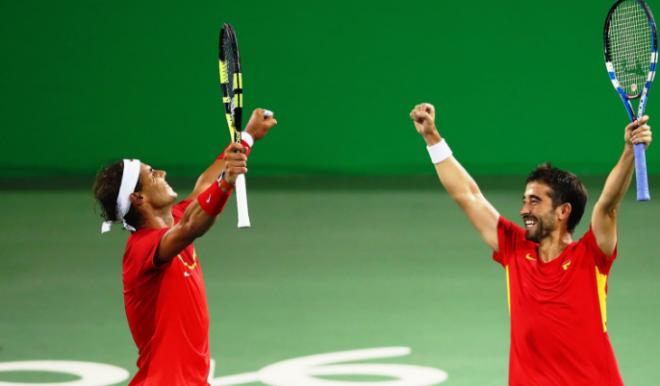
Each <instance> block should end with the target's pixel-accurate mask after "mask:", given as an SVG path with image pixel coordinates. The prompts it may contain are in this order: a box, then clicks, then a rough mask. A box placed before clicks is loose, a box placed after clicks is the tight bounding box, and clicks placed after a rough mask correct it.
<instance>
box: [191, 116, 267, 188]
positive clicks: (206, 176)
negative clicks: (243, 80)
mask: <svg viewBox="0 0 660 386" xmlns="http://www.w3.org/2000/svg"><path fill="white" fill-rule="evenodd" d="M265 112H266V110H264V109H255V110H254V111H252V116H251V117H250V121H248V124H247V126H246V128H245V131H246V132H247V133H248V134H249V135H250V137H251V138H252V139H253V140H254V141H255V142H256V141H258V140H260V139H261V138H263V137H264V136H265V135H266V134H267V133H268V131H269V130H270V129H271V128H272V127H273V126H275V125H277V120H276V119H275V118H274V117H273V115H272V113H271V114H264V113H265ZM247 145H248V146H252V145H253V144H252V143H247ZM224 164H225V161H224V159H221V158H220V157H218V159H216V160H215V161H214V162H213V163H212V164H211V165H210V166H209V167H208V168H207V169H206V170H205V171H204V172H203V173H202V174H201V175H200V176H199V178H197V182H196V183H195V188H194V189H193V191H192V193H191V194H190V195H189V196H188V197H187V199H193V200H194V199H195V198H196V197H197V196H198V195H199V194H200V193H201V192H203V191H204V190H206V189H207V188H208V187H209V186H210V185H211V183H213V182H214V181H215V180H216V179H217V178H218V176H219V175H220V172H221V171H222V169H223V168H224Z"/></svg>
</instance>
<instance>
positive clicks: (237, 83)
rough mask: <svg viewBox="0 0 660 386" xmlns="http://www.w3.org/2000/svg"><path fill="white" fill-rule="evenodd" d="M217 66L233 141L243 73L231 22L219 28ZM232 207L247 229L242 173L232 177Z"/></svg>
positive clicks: (240, 224)
mask: <svg viewBox="0 0 660 386" xmlns="http://www.w3.org/2000/svg"><path fill="white" fill-rule="evenodd" d="M218 45H219V47H218V48H219V55H218V65H219V66H220V87H221V88H222V103H223V104H224V106H225V117H226V118H227V125H228V126H229V135H230V136H231V140H232V141H234V142H241V129H242V128H243V122H242V117H243V76H242V74H241V62H240V56H239V53H238V41H237V40H236V33H235V32H234V29H233V28H232V26H231V25H229V24H227V23H225V24H224V25H223V26H222V29H221V30H220V39H219V43H218ZM235 189H236V207H237V209H238V227H239V228H249V227H250V216H249V214H248V205H247V190H246V186H245V175H240V176H238V178H237V179H236V187H235Z"/></svg>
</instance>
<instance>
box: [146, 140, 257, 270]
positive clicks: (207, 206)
mask: <svg viewBox="0 0 660 386" xmlns="http://www.w3.org/2000/svg"><path fill="white" fill-rule="evenodd" d="M223 165H224V173H222V177H221V178H218V177H219V176H216V179H215V180H214V181H213V182H212V183H211V184H210V185H209V186H208V187H207V188H206V189H205V190H204V191H202V192H201V193H200V194H199V197H197V198H196V199H195V200H193V201H192V202H191V203H190V204H189V205H188V207H187V208H186V210H185V212H184V213H183V217H181V221H179V222H178V223H177V224H175V225H174V226H173V227H172V228H170V229H169V230H168V231H167V232H166V233H165V234H164V235H163V237H162V238H161V240H160V244H159V246H158V252H157V254H156V256H155V262H156V264H164V263H167V262H168V261H170V260H172V258H174V257H175V256H176V255H178V254H179V253H181V251H182V250H183V249H184V248H186V246H188V245H189V244H190V243H192V242H193V240H195V239H196V238H198V237H200V236H202V235H203V234H204V233H206V231H208V230H209V229H210V228H211V226H212V225H213V223H214V222H215V218H216V217H217V215H218V214H220V212H221V211H222V209H223V208H224V204H225V203H226V202H227V199H228V198H229V195H230V194H231V191H232V189H233V187H234V183H235V182H236V177H238V176H239V175H240V174H243V173H245V172H246V171H247V157H246V156H245V148H244V147H243V146H242V145H241V144H239V143H232V144H231V145H230V146H229V147H228V148H227V150H226V151H225V158H224V161H223ZM218 174H220V173H218Z"/></svg>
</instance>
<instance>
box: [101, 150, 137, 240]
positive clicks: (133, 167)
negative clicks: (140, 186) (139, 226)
mask: <svg viewBox="0 0 660 386" xmlns="http://www.w3.org/2000/svg"><path fill="white" fill-rule="evenodd" d="M139 178H140V160H137V159H124V173H123V174H122V176H121V186H120V187H119V193H118V194H117V220H118V221H121V222H122V224H123V225H124V229H126V230H129V231H131V232H135V228H133V227H132V226H130V225H128V224H127V223H126V220H124V216H126V214H127V213H128V211H129V210H130V209H131V201H130V200H129V196H130V195H131V193H133V192H134V191H135V187H136V186H137V183H138V180H139ZM111 227H112V221H106V222H104V223H103V225H101V233H106V232H109V231H110V228H111Z"/></svg>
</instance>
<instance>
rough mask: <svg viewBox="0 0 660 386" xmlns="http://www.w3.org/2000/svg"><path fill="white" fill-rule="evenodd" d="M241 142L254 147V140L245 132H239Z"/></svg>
mask: <svg viewBox="0 0 660 386" xmlns="http://www.w3.org/2000/svg"><path fill="white" fill-rule="evenodd" d="M241 140H242V141H245V142H247V144H248V145H249V146H250V147H252V146H254V138H252V136H251V135H250V133H248V132H247V130H246V131H241Z"/></svg>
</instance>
